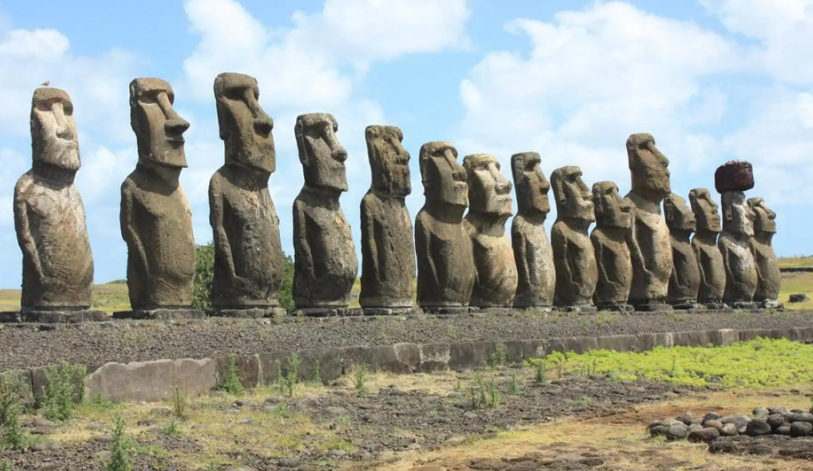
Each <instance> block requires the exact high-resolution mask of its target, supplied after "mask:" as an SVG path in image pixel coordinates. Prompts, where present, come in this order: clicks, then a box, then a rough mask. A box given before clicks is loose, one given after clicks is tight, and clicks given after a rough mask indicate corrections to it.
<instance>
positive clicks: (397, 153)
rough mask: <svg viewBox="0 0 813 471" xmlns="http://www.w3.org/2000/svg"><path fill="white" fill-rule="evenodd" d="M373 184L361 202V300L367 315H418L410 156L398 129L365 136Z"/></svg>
mask: <svg viewBox="0 0 813 471" xmlns="http://www.w3.org/2000/svg"><path fill="white" fill-rule="evenodd" d="M364 137H365V139H366V141H367V156H368V157H369V159H370V170H371V171H372V184H371V185H370V189H369V190H368V191H367V194H366V195H364V198H362V200H361V294H360V296H359V304H360V305H361V307H362V308H363V309H364V313H365V314H367V315H381V314H385V315H386V314H398V313H410V312H413V311H414V308H415V302H414V301H413V298H412V297H413V287H414V286H415V244H414V243H413V242H412V218H410V217H409V211H408V210H407V207H406V203H405V198H406V197H407V195H409V194H410V193H412V181H411V180H410V174H409V159H410V155H409V152H407V150H406V149H404V146H403V145H402V144H401V142H402V141H403V139H404V135H403V133H402V132H401V130H400V129H398V128H397V127H395V126H367V129H366V130H365V131H364Z"/></svg>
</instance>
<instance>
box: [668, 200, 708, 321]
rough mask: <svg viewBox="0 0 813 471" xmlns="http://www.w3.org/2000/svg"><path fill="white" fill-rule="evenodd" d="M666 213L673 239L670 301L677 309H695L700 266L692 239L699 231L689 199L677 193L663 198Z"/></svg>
mask: <svg viewBox="0 0 813 471" xmlns="http://www.w3.org/2000/svg"><path fill="white" fill-rule="evenodd" d="M663 214H664V216H665V217H666V225H667V226H669V232H670V234H671V236H672V261H673V264H672V277H671V278H670V279H669V297H668V298H667V299H668V301H669V304H671V305H672V307H673V308H675V309H695V308H697V307H698V305H697V294H698V292H699V291H700V266H699V265H698V264H697V255H696V254H695V252H694V249H693V248H692V244H691V241H690V239H691V236H692V233H693V232H694V231H695V230H696V229H697V220H696V219H695V216H694V212H693V211H692V209H691V208H690V207H689V205H688V204H686V200H684V199H683V198H681V197H680V196H679V195H676V194H674V193H672V194H670V195H669V196H667V197H666V198H664V200H663Z"/></svg>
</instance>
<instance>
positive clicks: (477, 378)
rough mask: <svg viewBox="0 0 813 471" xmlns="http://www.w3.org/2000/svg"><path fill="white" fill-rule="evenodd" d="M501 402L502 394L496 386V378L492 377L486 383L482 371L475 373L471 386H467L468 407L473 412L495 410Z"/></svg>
mask: <svg viewBox="0 0 813 471" xmlns="http://www.w3.org/2000/svg"><path fill="white" fill-rule="evenodd" d="M501 401H502V393H501V392H500V389H499V386H498V385H497V379H496V377H494V376H492V377H491V378H490V379H489V380H488V381H486V378H485V375H484V374H483V372H482V371H475V372H474V381H473V384H471V385H470V386H469V397H468V402H469V407H470V408H471V409H474V410H476V409H481V408H497V407H499V405H500V403H501Z"/></svg>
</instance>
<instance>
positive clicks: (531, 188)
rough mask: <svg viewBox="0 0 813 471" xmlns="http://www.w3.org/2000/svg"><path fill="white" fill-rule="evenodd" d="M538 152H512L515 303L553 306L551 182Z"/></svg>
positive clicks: (554, 283) (517, 306) (523, 306)
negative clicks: (548, 226) (547, 228)
mask: <svg viewBox="0 0 813 471" xmlns="http://www.w3.org/2000/svg"><path fill="white" fill-rule="evenodd" d="M539 163H540V157H539V154H538V153H536V152H523V153H519V154H514V155H512V156H511V172H512V174H513V178H514V187H515V191H516V194H517V214H516V216H514V219H513V220H512V221H511V245H512V247H513V249H514V262H515V264H516V266H517V292H516V295H515V296H514V307H516V308H530V307H542V308H545V307H550V306H552V305H553V294H554V290H555V289H556V267H555V266H554V263H553V250H552V249H551V246H550V240H548V234H547V232H546V231H545V219H546V218H547V216H548V213H549V212H550V201H549V200H548V192H549V191H550V184H549V183H548V180H547V179H546V178H545V175H544V174H543V173H542V169H540V167H539Z"/></svg>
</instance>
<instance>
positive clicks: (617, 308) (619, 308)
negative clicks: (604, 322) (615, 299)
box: [596, 303, 634, 312]
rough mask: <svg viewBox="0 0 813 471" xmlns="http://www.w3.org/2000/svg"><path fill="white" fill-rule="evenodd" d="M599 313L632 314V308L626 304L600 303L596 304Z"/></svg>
mask: <svg viewBox="0 0 813 471" xmlns="http://www.w3.org/2000/svg"><path fill="white" fill-rule="evenodd" d="M596 309H598V310H599V311H613V312H632V311H633V310H634V308H633V307H632V306H631V305H629V304H627V303H602V304H596Z"/></svg>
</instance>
